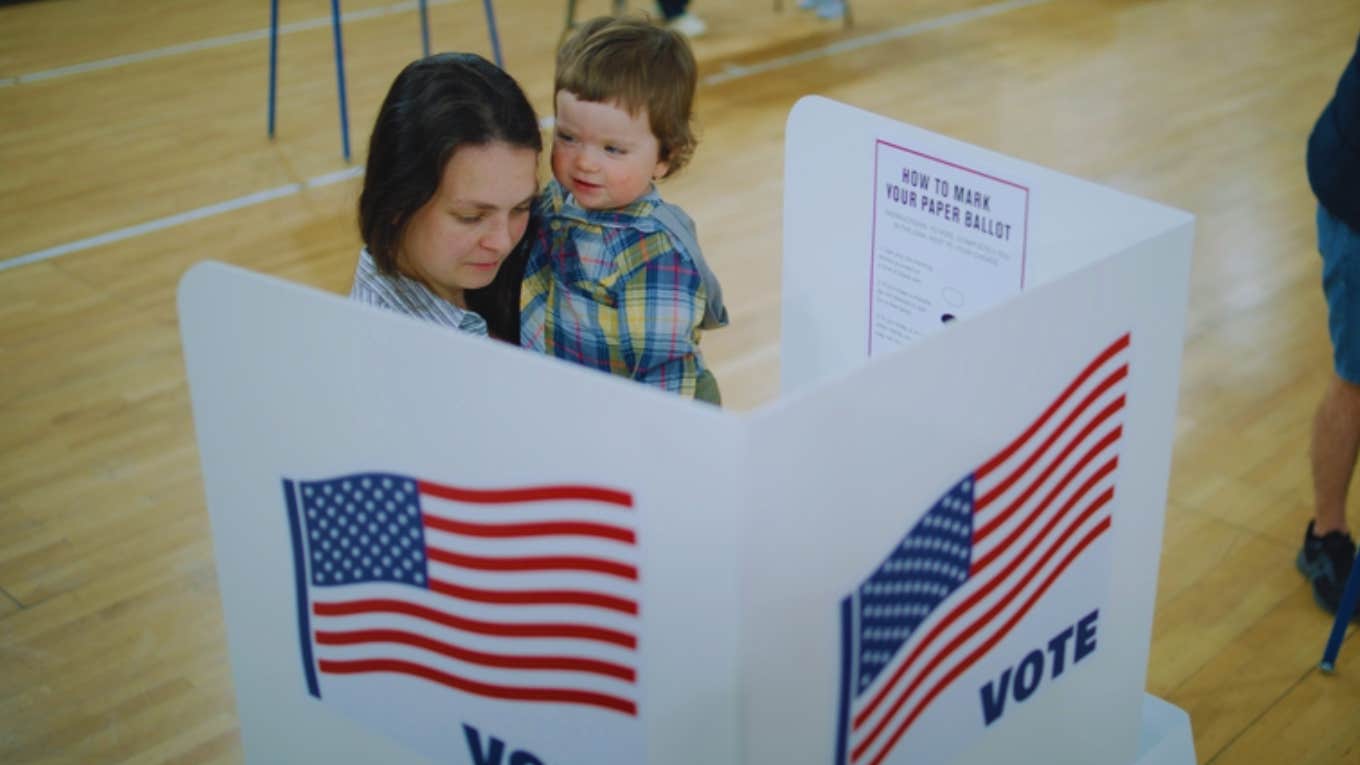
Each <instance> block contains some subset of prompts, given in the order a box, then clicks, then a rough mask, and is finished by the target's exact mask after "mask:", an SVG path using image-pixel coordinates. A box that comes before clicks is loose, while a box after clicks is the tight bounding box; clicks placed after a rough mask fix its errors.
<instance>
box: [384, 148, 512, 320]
mask: <svg viewBox="0 0 1360 765" xmlns="http://www.w3.org/2000/svg"><path fill="white" fill-rule="evenodd" d="M537 190H538V152H536V151H534V150H533V149H528V148H525V147H522V146H512V145H510V144H507V143H491V144H487V145H485V146H475V145H474V146H463V147H461V148H459V149H457V150H456V151H454V153H453V156H452V157H450V158H449V161H448V162H447V163H446V164H445V165H444V174H443V175H442V176H441V177H440V179H439V188H437V189H435V192H434V196H433V197H430V201H428V202H426V203H425V204H424V205H423V206H421V208H420V209H419V210H417V211H416V212H415V214H414V215H412V216H411V220H410V221H409V222H408V223H407V224H406V231H405V233H404V234H403V235H402V240H401V250H400V252H398V254H397V265H398V267H399V268H400V269H401V272H402V273H404V274H406V275H407V276H410V277H411V278H413V279H416V280H418V281H420V282H422V283H424V284H425V285H426V286H427V287H429V288H430V290H431V291H433V292H434V293H435V294H437V295H439V296H440V297H442V298H444V299H445V300H447V301H449V302H450V303H453V304H454V305H456V306H460V307H462V308H466V307H467V304H466V302H465V301H464V299H463V291H464V290H470V289H477V288H478V287H485V286H486V285H488V284H490V283H491V280H492V279H495V278H496V272H497V271H498V270H500V267H501V261H503V260H505V257H506V256H507V255H509V254H510V251H511V250H512V249H514V247H515V245H516V244H518V243H519V240H520V238H521V237H523V236H524V229H525V227H526V226H527V225H528V223H529V208H530V206H531V205H532V204H533V200H534V195H535V193H536V191H537Z"/></svg>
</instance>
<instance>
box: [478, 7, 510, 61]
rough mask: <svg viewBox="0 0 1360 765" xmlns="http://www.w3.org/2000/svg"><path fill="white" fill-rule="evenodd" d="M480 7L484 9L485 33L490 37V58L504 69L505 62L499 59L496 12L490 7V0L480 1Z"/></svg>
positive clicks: (499, 45)
mask: <svg viewBox="0 0 1360 765" xmlns="http://www.w3.org/2000/svg"><path fill="white" fill-rule="evenodd" d="M482 7H483V8H485V9H486V33H487V34H488V35H490V36H491V57H492V58H493V59H495V61H496V66H499V67H500V68H502V69H504V68H505V60H504V59H503V58H501V36H500V35H499V34H497V33H496V10H495V9H494V8H492V7H491V0H482Z"/></svg>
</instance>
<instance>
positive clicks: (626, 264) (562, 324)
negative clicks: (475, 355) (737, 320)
mask: <svg viewBox="0 0 1360 765" xmlns="http://www.w3.org/2000/svg"><path fill="white" fill-rule="evenodd" d="M696 79H697V78H696V67H695V63H694V54H693V53H692V52H691V51H690V49H689V45H688V43H686V42H685V38H684V37H682V36H681V35H680V34H679V33H677V32H675V31H673V30H670V29H665V28H661V27H657V26H653V25H652V24H650V23H648V22H647V21H645V20H642V19H632V18H608V17H605V18H598V19H593V20H591V21H588V22H585V23H584V24H582V25H581V26H580V27H578V28H577V29H576V30H575V31H574V33H573V34H572V35H571V37H569V38H568V39H567V41H566V42H565V43H564V44H563V46H562V49H561V50H560V51H559V52H558V55H557V75H556V78H555V81H554V91H555V93H556V127H555V129H554V134H553V145H552V171H553V177H554V180H552V181H550V182H549V183H548V185H547V187H546V188H545V189H544V190H543V192H542V193H541V194H540V196H539V198H538V201H537V203H536V206H535V211H536V214H537V216H538V217H540V218H541V220H540V225H539V228H538V231H537V233H536V235H535V237H534V239H533V240H532V241H531V242H530V245H529V257H528V263H527V264H526V266H525V271H524V281H523V286H522V288H521V293H520V308H521V312H520V342H521V344H522V345H523V346H524V347H526V348H533V349H535V350H540V351H543V352H545V353H550V354H552V355H554V356H558V357H560V358H564V359H567V360H570V361H574V362H577V363H579V364H584V365H586V366H590V367H594V368H596V369H601V370H604V371H608V372H611V373H613V374H616V375H621V376H624V377H631V378H633V379H635V380H639V381H641V382H645V383H649V384H652V385H656V386H659V387H661V388H664V389H666V390H670V391H675V392H677V393H680V394H682V395H685V396H691V397H695V398H698V399H700V400H704V401H709V402H712V403H719V402H720V400H721V397H720V395H719V393H718V385H717V381H716V380H715V379H714V377H713V374H712V372H710V371H709V369H708V367H707V366H705V364H704V360H703V356H702V355H701V354H700V353H699V336H700V332H701V330H703V329H713V328H717V327H722V326H726V324H727V309H726V308H725V307H724V306H723V303H722V289H721V287H720V286H719V285H718V280H717V278H716V277H714V276H713V273H712V271H710V270H709V268H708V266H707V264H706V263H705V262H704V259H703V255H702V253H700V251H699V243H698V239H697V236H696V234H695V229H694V223H693V221H691V220H690V218H689V216H688V215H686V214H685V213H684V212H683V211H682V210H680V208H678V207H676V206H675V205H672V204H668V203H666V202H663V201H662V200H661V196H660V195H659V194H658V193H657V191H656V188H655V186H654V185H653V181H656V180H659V179H661V178H665V177H667V176H669V175H671V174H673V173H675V172H676V171H678V170H679V169H680V168H682V167H684V165H685V163H686V162H687V161H688V160H689V158H690V156H691V155H692V154H693V153H694V146H695V143H696V140H695V138H694V133H693V131H692V130H691V127H690V112H691V110H692V107H693V102H694V89H695V83H696Z"/></svg>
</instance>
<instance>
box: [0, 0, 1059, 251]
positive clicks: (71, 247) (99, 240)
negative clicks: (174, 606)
mask: <svg viewBox="0 0 1360 765" xmlns="http://www.w3.org/2000/svg"><path fill="white" fill-rule="evenodd" d="M1047 2H1051V0H1005V2H1000V3H994V4H992V5H983V6H979V7H977V8H972V9H970V10H967V11H960V12H958V13H951V14H949V15H947V16H940V17H938V18H935V19H930V20H927V21H922V22H917V23H915V24H907V25H904V26H900V27H895V28H893V29H889V30H885V31H883V32H878V33H875V34H870V35H865V36H863V37H856V38H853V39H850V40H845V41H843V42H839V43H833V44H831V45H827V46H824V47H822V48H817V49H816V50H813V51H808V52H806V53H799V54H796V55H792V56H781V57H779V58H774V59H770V60H769V61H766V62H762V63H759V64H753V65H751V66H744V67H732V68H730V69H727V70H724V71H722V72H719V73H717V74H713V75H710V76H708V77H705V78H704V81H703V82H704V84H705V85H716V84H720V83H724V82H730V81H732V80H736V79H740V78H742V77H750V76H753V75H757V74H764V73H766V72H771V71H774V70H777V69H784V68H787V67H790V66H794V65H797V64H802V63H806V62H808V61H813V60H816V59H819V58H829V57H831V56H835V55H838V54H840V53H844V52H846V51H852V50H860V49H862V48H866V47H869V46H871V45H880V44H882V43H885V42H889V41H891V40H900V39H902V38H904V37H911V36H913V35H918V34H921V33H923V32H928V31H931V30H935V29H941V28H943V27H949V26H957V25H960V24H965V23H967V22H969V21H974V20H976V19H982V18H986V17H988V16H995V15H997V14H1001V13H1005V12H1007V11H1012V10H1016V9H1019V8H1025V7H1027V6H1031V5H1040V4H1043V3H1047ZM392 7H395V6H392ZM552 124H553V120H552V118H551V117H544V118H543V119H541V120H539V126H540V127H541V128H543V129H545V130H546V129H548V128H550V127H551V126H552ZM363 172H364V171H363V168H361V167H352V168H346V169H344V170H340V171H338V172H334V173H327V174H326V175H319V176H316V177H315V178H311V179H309V180H307V181H305V182H303V183H290V184H287V185H284V186H277V187H275V188H272V189H266V190H265V191H258V192H256V193H254V194H247V195H246V196H243V197H237V198H236V199H229V200H227V201H225V202H218V203H216V204H211V205H208V206H206V207H200V208H198V209H196V210H189V211H188V212H183V213H178V214H175V215H171V216H169V217H167V218H158V219H156V220H153V221H147V222H146V223H139V224H137V225H135V226H129V227H127V228H121V229H118V230H116V231H110V232H108V233H104V234H99V235H98V236H92V237H89V238H86V239H80V240H78V241H75V242H68V243H67V244H62V245H58V246H56V247H49V248H47V249H45V250H38V251H37V252H30V253H28V254H27V255H19V256H17V257H13V258H10V259H8V260H0V272H3V271H6V270H8V269H11V268H17V267H19V266H23V265H27V264H29V263H37V262H39V261H43V260H50V259H51V258H56V257H60V256H62V255H69V254H71V253H73V252H80V251H81V250H88V249H90V248H91V247H99V246H101V245H105V244H110V243H113V242H120V241H122V240H124V239H130V238H132V237H134V236H141V235H142V234H149V233H152V232H154V231H160V230H162V229H167V228H170V227H172V226H178V225H180V224H181V223H188V222H190V221H195V220H200V219H203V218H207V217H210V216H213V215H220V214H222V213H226V212H231V211H232V210H239V209H241V208H243V207H250V206H251V205H257V204H260V203H262V202H267V201H270V200H273V199H279V198H281V197H286V196H292V195H293V194H297V193H299V192H301V191H302V190H303V189H304V188H316V187H318V186H327V185H330V184H332V183H338V182H340V181H343V180H347V179H349V178H357V177H359V176H361V175H363Z"/></svg>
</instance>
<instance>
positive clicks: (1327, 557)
mask: <svg viewBox="0 0 1360 765" xmlns="http://www.w3.org/2000/svg"><path fill="white" fill-rule="evenodd" d="M1354 562H1355V541H1354V540H1352V539H1351V535H1350V534H1345V533H1342V532H1340V531H1329V532H1327V533H1326V534H1324V535H1322V536H1321V537H1316V536H1313V522H1312V521H1309V522H1308V530H1307V531H1305V532H1304V533H1303V549H1301V550H1299V557H1297V558H1295V559H1294V565H1296V566H1298V569H1299V572H1300V573H1302V574H1303V575H1304V576H1305V577H1307V578H1308V581H1309V582H1312V584H1313V599H1314V600H1316V601H1317V602H1318V605H1320V606H1322V607H1323V608H1325V609H1327V612H1328V613H1332V614H1334V613H1336V609H1337V608H1338V607H1339V606H1340V605H1341V593H1342V591H1344V590H1345V588H1346V577H1348V576H1350V574H1351V564H1353V563H1354ZM1351 620H1352V621H1360V608H1357V609H1356V613H1355V614H1354V615H1353V616H1352V617H1351Z"/></svg>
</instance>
